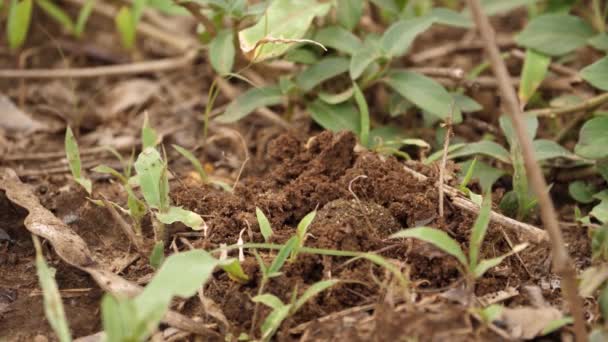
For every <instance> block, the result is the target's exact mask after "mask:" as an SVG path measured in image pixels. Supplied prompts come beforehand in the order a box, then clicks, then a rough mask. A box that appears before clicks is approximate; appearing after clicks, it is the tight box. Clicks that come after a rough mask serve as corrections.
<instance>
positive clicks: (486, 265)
mask: <svg viewBox="0 0 608 342" xmlns="http://www.w3.org/2000/svg"><path fill="white" fill-rule="evenodd" d="M526 247H528V244H527V243H522V244H519V245H517V246H515V247H513V250H511V251H510V252H509V253H507V254H504V255H501V256H499V257H496V258H492V259H486V260H482V261H481V262H480V263H479V264H478V265H477V266H476V267H475V269H474V270H473V274H474V276H475V278H479V277H481V276H482V275H483V274H484V273H486V271H487V270H489V269H490V268H492V267H495V266H498V265H499V264H500V263H501V262H503V260H505V259H506V258H507V257H509V256H511V255H513V254H515V253H519V252H521V251H523V250H524V249H526Z"/></svg>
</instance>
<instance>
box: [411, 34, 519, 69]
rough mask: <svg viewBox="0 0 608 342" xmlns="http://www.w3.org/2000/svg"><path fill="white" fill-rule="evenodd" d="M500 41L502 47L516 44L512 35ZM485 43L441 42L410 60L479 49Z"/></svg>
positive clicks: (420, 60)
mask: <svg viewBox="0 0 608 342" xmlns="http://www.w3.org/2000/svg"><path fill="white" fill-rule="evenodd" d="M498 43H499V44H500V46H502V47H507V46H513V45H515V41H514V40H513V38H511V37H500V38H499V39H498ZM483 47H484V43H483V42H480V41H473V42H469V41H466V40H465V41H460V42H450V43H446V44H441V45H439V46H438V47H436V48H432V49H428V50H424V51H422V52H419V53H416V54H413V55H412V56H410V60H411V61H412V62H414V63H420V62H424V61H426V60H429V59H433V58H438V57H441V56H445V55H449V54H451V53H453V52H457V51H467V50H478V49H483Z"/></svg>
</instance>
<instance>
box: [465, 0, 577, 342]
mask: <svg viewBox="0 0 608 342" xmlns="http://www.w3.org/2000/svg"><path fill="white" fill-rule="evenodd" d="M468 5H469V7H470V9H471V13H472V15H473V18H474V21H475V24H476V26H477V30H478V31H479V33H480V34H481V37H482V39H483V40H484V42H485V44H486V46H485V48H486V51H487V53H488V55H489V57H490V61H491V62H492V69H493V71H494V74H495V75H496V78H497V80H498V86H499V89H500V91H501V93H502V96H503V100H504V101H505V103H506V105H507V113H508V114H509V115H510V117H511V120H512V122H513V126H514V128H515V131H516V133H517V137H518V140H519V142H520V145H521V150H522V154H523V159H524V163H525V167H526V174H527V175H528V177H529V178H530V184H531V186H532V189H533V190H534V192H535V193H536V196H537V198H538V203H539V205H540V214H541V217H542V221H543V222H544V224H545V229H546V230H547V233H548V234H549V238H550V240H551V251H552V253H551V255H552V259H553V260H552V261H553V268H554V270H555V273H557V274H558V275H559V276H561V277H562V280H563V282H562V284H563V287H562V291H563V292H562V294H563V296H564V299H565V300H566V301H567V302H568V304H569V307H570V311H571V313H572V316H573V318H574V334H575V338H576V341H578V342H583V341H587V332H586V328H585V321H584V316H583V306H582V302H581V300H580V297H579V296H578V291H577V284H576V270H575V269H574V265H573V263H572V260H571V259H570V256H569V255H568V251H567V250H566V247H565V244H564V239H563V237H562V232H561V230H560V228H559V222H558V219H557V214H556V212H555V207H554V206H553V202H552V200H551V197H550V196H549V193H548V191H547V183H546V181H545V178H544V176H543V173H542V170H541V168H540V166H539V165H538V163H537V162H536V159H535V157H534V149H533V147H532V139H531V137H530V136H529V135H528V133H527V132H526V129H525V127H524V123H523V120H522V116H523V113H522V111H521V110H520V106H519V101H518V100H517V95H516V93H515V89H514V88H513V86H512V85H511V82H510V76H509V74H508V72H507V68H506V66H505V63H504V61H503V60H502V58H501V57H500V51H499V50H498V46H497V45H496V38H495V33H494V29H493V28H492V26H491V24H490V21H489V19H488V17H487V16H486V14H485V13H484V12H483V10H482V8H481V3H480V0H468Z"/></svg>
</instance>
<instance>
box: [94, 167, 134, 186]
mask: <svg viewBox="0 0 608 342" xmlns="http://www.w3.org/2000/svg"><path fill="white" fill-rule="evenodd" d="M92 171H95V172H99V173H108V174H111V175H112V176H114V177H116V178H118V180H120V182H121V183H122V184H126V183H127V182H128V180H127V179H126V178H125V176H124V175H122V174H121V173H120V172H118V171H116V170H114V169H113V168H111V167H109V166H107V165H103V164H102V165H98V166H95V167H94V168H93V169H92Z"/></svg>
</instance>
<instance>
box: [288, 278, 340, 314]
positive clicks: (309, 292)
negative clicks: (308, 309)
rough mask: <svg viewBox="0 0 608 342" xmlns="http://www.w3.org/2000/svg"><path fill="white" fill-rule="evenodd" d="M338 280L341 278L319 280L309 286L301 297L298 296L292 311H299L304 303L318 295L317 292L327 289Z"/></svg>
mask: <svg viewBox="0 0 608 342" xmlns="http://www.w3.org/2000/svg"><path fill="white" fill-rule="evenodd" d="M338 282H339V280H337V279H331V280H323V281H319V282H316V283H314V284H312V285H311V286H310V287H309V288H307V289H306V291H304V293H303V294H302V296H300V298H298V300H296V302H295V304H294V306H293V310H292V313H295V312H296V311H298V310H299V309H300V308H301V307H302V306H303V305H304V304H306V302H308V301H309V300H310V299H312V298H313V297H314V296H316V295H317V294H319V293H321V292H323V291H325V290H326V289H328V288H330V287H332V286H334V285H336V284H337V283H338Z"/></svg>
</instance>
